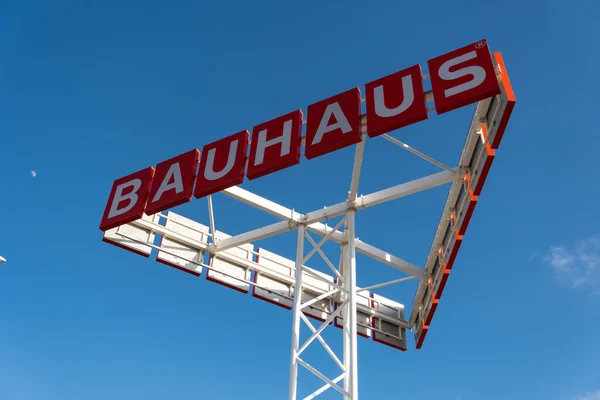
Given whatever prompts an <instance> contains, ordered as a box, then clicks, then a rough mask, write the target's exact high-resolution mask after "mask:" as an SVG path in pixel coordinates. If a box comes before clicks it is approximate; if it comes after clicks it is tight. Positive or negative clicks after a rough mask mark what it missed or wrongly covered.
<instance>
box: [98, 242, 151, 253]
mask: <svg viewBox="0 0 600 400" xmlns="http://www.w3.org/2000/svg"><path fill="white" fill-rule="evenodd" d="M102 241H103V242H104V243H108V244H112V245H113V246H117V247H118V248H121V249H123V250H127V251H130V252H132V253H134V254H137V255H139V256H142V257H144V258H148V257H150V254H146V253H142V252H141V251H138V250H134V249H132V248H130V247H127V246H124V245H122V244H120V243H117V242H114V241H112V240H110V239H106V238H102ZM150 252H152V250H150Z"/></svg>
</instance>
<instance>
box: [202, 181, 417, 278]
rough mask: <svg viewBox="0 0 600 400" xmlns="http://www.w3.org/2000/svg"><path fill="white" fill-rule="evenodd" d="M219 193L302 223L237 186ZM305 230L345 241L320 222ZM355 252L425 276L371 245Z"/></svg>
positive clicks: (360, 246) (358, 247) (286, 210)
mask: <svg viewBox="0 0 600 400" xmlns="http://www.w3.org/2000/svg"><path fill="white" fill-rule="evenodd" d="M221 193H223V194H225V195H227V196H229V197H231V198H233V199H236V200H239V201H241V202H243V203H246V204H248V205H250V206H253V207H255V208H258V209H259V210H263V211H265V212H267V213H269V214H271V215H275V216H277V217H279V218H282V219H284V220H286V221H288V222H292V223H297V222H301V221H302V214H300V213H297V212H295V211H293V210H292V209H289V208H286V207H284V206H281V205H279V204H277V203H275V202H273V201H271V200H268V199H266V198H264V197H261V196H258V195H256V194H254V193H252V192H249V191H247V190H246V189H242V188H240V187H238V186H233V187H230V188H227V189H225V190H223V191H221ZM343 204H344V205H346V204H347V203H343ZM344 212H345V209H344ZM344 212H342V213H341V214H344ZM341 214H339V215H341ZM278 227H279V228H283V225H279V226H278ZM286 229H287V228H286ZM292 229H293V228H292ZM306 229H307V230H309V231H311V232H313V233H316V234H318V235H320V236H326V235H327V234H329V233H330V232H331V231H332V230H333V234H332V235H331V240H332V241H334V242H336V243H338V244H342V243H344V242H345V240H346V238H345V237H344V233H343V232H340V231H336V230H334V229H332V228H331V227H329V226H327V225H325V224H323V223H321V222H314V223H311V224H309V225H307V226H306ZM283 231H285V230H283ZM229 239H231V238H228V239H225V240H222V241H220V242H219V245H218V246H217V247H216V249H215V248H213V249H212V250H213V251H221V250H222V247H221V246H223V244H224V243H223V242H225V241H226V240H229ZM225 243H226V242H225ZM234 247H235V246H234ZM356 251H358V252H359V253H362V254H364V255H366V256H368V257H371V258H372V259H374V260H377V261H379V262H381V263H383V264H386V265H388V266H390V267H393V268H395V269H398V270H400V271H403V272H406V273H407V274H410V275H413V276H416V277H418V278H423V277H424V276H425V270H424V269H423V268H420V267H418V266H416V265H414V264H412V263H409V262H408V261H405V260H403V259H401V258H399V257H396V256H394V255H392V254H390V253H388V252H386V251H383V250H380V249H378V248H376V247H375V246H372V245H370V244H368V243H365V242H362V241H360V240H356Z"/></svg>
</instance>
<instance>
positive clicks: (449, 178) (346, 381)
mask: <svg viewBox="0 0 600 400" xmlns="http://www.w3.org/2000/svg"><path fill="white" fill-rule="evenodd" d="M386 136H387V135H386ZM363 139H364V138H363ZM392 139H393V138H392ZM394 140H395V139H394ZM364 145H365V142H364V141H362V142H361V143H360V144H358V145H357V149H356V155H355V161H354V168H353V173H352V180H351V183H350V191H349V192H348V198H347V200H346V201H344V202H342V203H338V204H334V205H332V206H329V207H324V208H322V209H319V210H315V211H312V212H309V213H306V214H301V213H298V212H296V211H293V210H291V209H288V208H286V207H284V206H282V205H279V204H277V203H275V202H273V201H271V200H268V199H266V198H263V197H260V196H258V195H256V194H254V193H251V192H249V191H247V190H245V189H242V188H240V187H237V186H234V187H231V188H228V189H225V190H223V191H222V192H221V193H224V194H225V195H227V196H229V197H232V198H234V199H237V200H240V201H242V202H243V203H245V204H248V205H251V206H253V207H255V208H257V209H260V210H263V211H266V212H268V213H270V214H273V215H276V216H278V217H280V218H282V219H283V221H281V222H277V223H274V224H271V225H268V226H264V227H262V228H258V229H254V230H251V231H248V232H245V233H242V234H239V235H235V236H231V237H229V238H227V239H222V240H220V241H218V242H217V241H216V240H215V235H214V233H215V232H216V230H215V218H214V213H213V207H212V206H213V201H214V200H213V199H212V197H211V196H208V214H209V224H210V234H209V236H210V237H212V238H213V239H212V241H211V243H210V244H205V243H202V242H197V241H195V240H192V239H190V238H187V237H185V236H182V235H180V234H178V233H176V232H172V231H170V230H169V229H167V228H165V227H164V226H162V225H159V224H155V223H152V222H150V221H147V220H143V219H140V220H137V221H134V222H132V224H134V225H137V226H139V227H141V228H144V229H147V230H148V231H152V232H155V233H158V234H161V235H164V236H168V237H171V238H172V239H175V240H178V241H180V242H182V243H184V244H186V245H188V246H190V247H193V248H197V249H199V250H202V251H205V252H208V253H210V254H212V255H215V254H219V253H221V255H222V256H224V255H223V252H224V251H226V250H229V249H232V248H235V247H238V246H241V245H243V244H246V243H251V242H255V241H257V240H260V239H264V238H267V237H272V236H275V235H277V234H280V233H284V232H289V231H292V230H295V229H297V230H298V235H297V247H296V260H295V282H294V296H293V323H292V346H291V355H290V382H289V397H288V399H289V400H296V399H297V388H298V368H299V366H302V367H303V368H305V369H306V370H308V371H310V372H311V373H312V374H314V375H315V376H317V377H318V378H320V379H321V380H322V381H323V382H324V385H323V386H321V387H320V388H318V389H317V390H315V391H314V392H313V393H311V394H310V395H308V396H306V397H304V399H305V400H309V399H313V398H315V397H317V396H318V395H320V394H322V393H323V392H325V391H326V390H327V389H329V388H333V389H334V390H337V391H338V392H339V393H340V394H342V395H343V398H344V399H345V400H357V399H358V362H357V361H358V360H357V354H358V351H357V345H358V343H357V340H358V334H357V331H358V324H357V309H358V308H360V309H361V312H367V313H369V314H371V316H374V317H377V318H381V319H383V320H390V318H389V317H388V316H386V315H384V314H381V313H380V312H377V311H376V310H373V309H364V308H361V307H360V306H359V305H357V293H358V291H357V288H356V252H357V251H359V252H361V253H363V254H365V255H367V256H369V257H370V258H372V259H374V260H377V261H380V262H382V263H384V264H386V265H388V266H390V267H392V268H395V269H397V270H399V271H403V272H404V273H406V274H408V276H406V277H403V278H399V279H394V280H391V281H388V282H383V283H379V284H376V285H372V286H369V287H362V288H361V289H360V290H359V291H367V290H373V289H377V288H380V287H384V286H389V285H393V284H398V283H401V282H405V281H408V280H411V279H421V280H424V279H425V278H426V273H425V269H424V268H423V267H418V266H416V265H414V264H411V263H409V262H408V261H405V260H403V259H401V258H399V257H397V256H394V255H392V254H390V253H388V252H385V251H383V250H380V249H378V248H376V247H374V246H372V245H369V244H367V243H365V242H362V241H360V240H359V239H357V238H356V226H355V214H356V212H357V211H360V210H364V209H366V208H369V207H372V206H375V205H378V204H382V203H386V202H388V201H392V200H395V199H398V198H400V197H404V196H408V195H411V194H414V193H418V192H421V191H424V190H427V189H431V188H434V187H437V186H440V185H443V184H447V183H451V182H454V181H456V180H460V179H462V177H463V176H464V172H461V170H460V169H458V168H447V167H445V166H442V164H441V163H439V162H437V161H435V160H433V159H432V158H430V157H428V156H425V155H424V154H423V153H420V152H418V151H416V150H414V149H412V148H411V152H413V153H414V154H417V155H419V156H420V157H421V158H423V159H425V160H427V161H430V162H432V163H434V164H435V165H438V166H440V167H443V169H444V171H442V172H439V173H436V174H433V175H429V176H425V177H423V178H420V179H416V180H413V181H410V182H406V183H402V184H399V185H396V186H392V187H389V188H387V189H383V190H380V191H377V192H374V193H371V194H368V195H364V196H357V189H358V181H359V175H360V164H361V162H362V153H363V149H364ZM401 147H402V148H405V149H407V148H409V147H408V146H406V145H403V146H401ZM160 216H161V217H163V218H168V216H167V215H164V214H161V215H160ZM340 216H342V218H341V220H340V221H339V222H338V223H337V224H336V225H335V226H334V227H329V226H328V225H326V224H323V223H322V222H321V221H327V220H329V219H332V218H336V217H340ZM342 224H343V225H344V228H343V231H339V230H338V228H340V227H341V226H342ZM309 232H313V233H316V234H318V235H320V236H322V240H321V241H320V242H319V243H316V242H315V241H314V239H313V238H312V237H311V236H310V235H309ZM118 235H119V236H122V237H124V238H126V239H129V240H131V241H134V242H140V243H142V242H141V241H140V240H138V239H135V238H133V237H130V236H128V235H125V234H122V233H118ZM305 240H308V241H309V242H310V243H311V244H312V246H313V249H312V250H311V251H310V252H308V254H306V255H305V249H304V242H305ZM328 240H331V241H334V242H336V243H338V244H339V245H340V247H341V252H342V253H343V257H340V258H341V260H340V267H339V269H337V268H335V266H334V265H333V264H332V263H331V261H330V260H329V259H328V257H327V256H326V255H325V254H324V253H323V251H322V250H321V247H322V246H323V244H324V243H325V242H326V241H328ZM143 243H144V244H145V245H147V246H149V247H151V248H155V249H157V250H160V251H162V252H164V253H167V254H169V251H168V250H165V249H164V248H161V247H159V246H156V245H153V244H150V243H146V242H143ZM315 253H319V255H320V256H321V257H322V258H323V260H324V261H325V262H326V264H327V265H328V266H329V267H330V268H331V270H332V271H333V272H334V274H335V276H336V277H337V278H338V282H337V284H331V283H330V282H327V283H328V284H330V285H331V286H332V287H333V289H332V290H331V291H330V292H327V293H324V294H323V295H321V296H319V297H317V298H314V299H312V300H310V301H308V302H305V303H303V302H302V296H301V295H300V291H301V290H302V289H303V288H304V287H305V286H306V285H305V283H304V279H303V277H304V276H305V274H307V273H308V274H310V272H308V271H307V270H306V269H305V268H306V267H304V265H305V264H306V262H307V261H308V259H309V258H310V257H312V256H313V255H314V254H315ZM180 258H181V257H180ZM186 261H188V262H190V263H192V264H195V265H197V266H198V268H206V269H209V270H210V269H213V268H212V267H211V266H210V265H207V264H205V263H199V262H195V261H193V260H186ZM253 268H254V269H255V270H256V271H259V272H260V271H261V267H260V266H259V265H256V266H255V267H253ZM219 273H223V272H222V271H219ZM310 275H311V277H313V278H316V279H323V278H320V277H319V276H318V275H314V274H310ZM231 278H233V279H236V280H238V281H243V282H245V283H248V284H251V285H256V284H255V283H254V282H251V281H246V280H243V279H239V278H236V277H231ZM282 278H284V277H283V276H282ZM288 279H289V278H288ZM296 288H301V289H300V291H299V290H296ZM336 295H339V299H340V301H339V303H338V304H339V305H338V307H337V308H336V310H335V311H333V312H332V313H330V314H329V316H328V318H327V319H326V320H325V322H323V323H321V325H320V326H318V327H315V326H314V325H313V323H312V322H311V321H310V320H309V319H308V318H307V317H306V316H305V315H304V314H303V312H302V310H303V309H304V308H306V307H308V306H310V305H312V304H314V303H315V302H317V301H319V300H321V299H323V298H325V297H329V296H334V297H335V296H336ZM337 316H341V317H342V318H341V319H340V320H339V321H340V322H339V323H340V324H341V325H342V332H343V354H342V356H341V359H340V356H338V355H336V354H335V352H334V351H333V350H332V349H331V347H330V346H329V345H328V344H327V342H326V341H325V339H324V338H323V337H322V336H321V333H322V332H323V330H324V329H325V328H327V327H328V326H331V325H330V323H331V322H332V321H333V320H334V318H335V317H337ZM302 322H303V323H304V324H306V326H307V327H308V328H309V329H310V331H311V332H312V335H311V336H310V337H309V338H308V339H306V340H305V341H304V342H301V340H300V339H301V338H300V328H301V323H302ZM393 322H394V323H399V324H400V326H401V327H403V328H405V329H411V326H410V324H409V322H408V321H406V320H404V321H397V320H393ZM369 328H370V329H372V330H375V331H376V330H377V329H376V328H374V327H369ZM315 339H316V340H317V341H318V342H319V343H320V345H321V346H322V347H323V348H324V349H325V351H326V352H327V353H328V355H329V356H330V357H331V358H332V360H333V361H334V362H335V363H336V364H337V365H338V366H339V367H340V369H341V374H340V375H338V376H337V377H335V378H333V379H330V378H328V377H327V376H325V375H324V374H323V373H321V372H320V371H319V370H318V369H317V368H316V367H314V366H312V365H311V364H309V363H308V362H306V361H305V360H304V359H303V358H302V357H301V355H302V353H303V352H304V351H305V350H306V349H307V348H308V346H310V345H311V344H314V342H315ZM342 380H343V386H340V385H339V384H338V383H339V382H340V381H342Z"/></svg>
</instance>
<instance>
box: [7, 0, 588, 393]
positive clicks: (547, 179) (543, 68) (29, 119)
mask: <svg viewBox="0 0 600 400" xmlns="http://www.w3.org/2000/svg"><path fill="white" fill-rule="evenodd" d="M167 4H168V5H167ZM200 4H201V2H194V1H178V2H172V3H167V2H164V1H161V2H158V1H148V0H147V1H114V0H107V1H102V2H78V1H64V0H56V1H52V2H46V1H39V0H37V1H31V0H19V1H17V0H4V1H3V2H2V5H1V6H0V37H1V38H2V39H1V40H0V254H1V255H3V256H4V257H6V258H7V259H8V263H6V264H4V265H2V266H1V267H0V399H2V400H30V399H35V400H55V399H56V400H71V399H73V400H75V399H77V400H80V399H85V400H97V399H98V400H100V399H101V400H104V399H109V398H110V399H138V398H139V399H145V400H156V399H161V400H162V399H178V400H188V399H261V400H271V399H282V398H285V397H286V396H287V385H288V362H289V345H290V333H291V325H290V323H291V312H288V311H285V310H283V309H279V308H276V307H273V306H271V305H269V304H267V303H264V302H261V301H260V300H257V299H254V298H252V297H251V296H249V295H248V296H243V295H242V294H240V293H238V292H234V291H232V290H229V289H227V288H225V287H221V286H219V285H216V284H214V283H211V282H207V281H206V280H205V274H203V275H202V276H200V277H199V278H194V277H192V276H190V275H188V274H184V273H182V272H179V271H177V270H175V269H172V268H168V267H166V266H164V265H161V264H158V263H156V262H154V261H153V260H152V259H150V260H148V259H144V258H142V257H139V256H136V255H134V254H130V253H128V252H125V251H123V250H120V249H117V248H115V247H112V246H110V245H108V244H105V243H102V242H101V237H102V233H101V232H100V231H99V230H98V224H99V221H100V218H101V215H102V212H103V209H104V206H105V202H106V197H107V195H108V193H109V191H110V187H111V184H112V182H113V180H114V179H116V178H119V177H121V176H124V175H126V174H129V173H131V172H134V171H137V170H139V169H142V168H145V167H146V166H149V165H156V163H158V162H160V161H162V160H165V159H167V158H170V157H173V156H175V155H178V154H180V153H182V152H185V151H188V150H190V149H192V148H195V147H198V148H200V147H201V146H202V145H203V144H205V143H209V142H212V141H213V140H215V139H218V138H221V137H224V136H227V135H230V134H232V133H235V132H238V131H240V130H242V129H251V128H252V127H253V126H254V125H255V124H258V123H261V122H263V121H266V120H269V119H271V118H274V117H277V116H279V115H281V114H283V113H286V112H289V111H292V110H294V109H297V108H302V109H303V110H306V106H307V105H309V104H311V103H312V102H316V101H318V100H321V99H323V98H325V97H329V96H331V95H334V94H337V93H339V92H342V91H344V90H347V89H349V88H351V87H354V86H360V87H361V88H363V87H364V84H365V83H367V82H369V81H370V80H373V79H376V78H379V77H381V76H384V75H386V74H388V73H392V72H395V71H397V70H400V69H403V68H405V67H408V66H411V65H413V64H415V63H421V65H422V66H423V68H424V69H425V68H426V62H427V60H428V59H429V58H432V57H435V56H438V55H440V54H443V53H445V52H448V51H451V50H454V49H456V48H458V47H461V46H464V45H467V44H469V43H473V42H475V41H477V40H479V39H482V38H487V39H488V41H489V43H490V46H491V48H492V50H496V51H501V52H503V54H504V58H505V61H506V64H507V68H508V70H509V73H510V76H511V79H512V82H513V86H514V88H515V92H516V96H517V106H516V108H515V111H514V113H513V118H512V121H511V122H510V125H509V127H508V130H507V132H506V135H505V137H504V140H503V143H502V146H501V148H500V149H499V151H498V152H497V159H496V161H495V163H494V166H493V169H492V171H491V173H490V175H489V178H488V181H487V184H486V187H485V188H484V192H483V194H482V196H481V198H480V204H479V205H478V207H477V209H476V211H475V215H474V217H473V220H472V223H471V225H470V228H469V231H468V232H467V235H466V237H465V243H464V244H463V246H462V249H461V252H460V254H459V257H458V259H457V262H456V264H455V268H454V270H453V273H452V275H451V278H450V281H449V283H448V287H447V289H446V292H445V293H444V297H443V299H442V301H441V304H440V307H439V309H438V312H437V314H436V316H435V318H434V321H433V323H432V327H431V331H430V333H429V336H428V337H427V340H426V341H425V345H424V347H423V349H422V350H421V351H416V350H414V342H413V340H412V338H411V339H410V340H409V351H407V352H405V353H401V352H398V351H396V350H393V349H391V348H387V347H384V346H381V345H379V344H376V343H373V342H372V341H368V340H364V339H361V341H360V343H359V356H360V364H359V365H360V367H359V370H360V375H361V381H360V391H361V398H363V399H379V398H403V399H415V400H433V399H440V398H443V399H452V400H454V399H456V400H459V399H460V400H488V399H490V400H491V399H514V400H519V399H527V400H531V399H543V400H563V399H566V400H572V399H588V400H590V399H598V398H600V392H598V391H599V390H600V368H598V360H599V359H600V341H599V340H598V332H599V331H600V322H599V321H600V307H598V305H599V303H600V296H599V295H598V294H599V291H600V261H599V259H600V240H599V239H598V238H599V235H600V230H599V228H598V225H599V224H598V222H599V220H598V213H597V205H598V195H599V194H600V189H599V185H598V167H600V161H599V160H600V158H599V157H598V153H599V151H600V143H599V142H600V140H599V139H598V136H597V126H596V125H597V123H596V120H595V115H596V114H597V111H598V109H597V108H598V107H597V105H598V104H597V101H598V99H597V92H598V78H597V65H598V63H599V62H600V57H599V55H598V50H597V40H596V38H598V37H600V31H599V28H598V27H599V26H600V20H599V17H598V16H599V15H600V8H599V7H598V5H597V4H596V3H595V2H592V1H584V0H574V1H569V2H557V1H512V0H511V1H503V2H491V3H488V4H486V2H485V1H454V2H448V1H443V2H442V1H434V2H431V1H430V2H397V1H381V2H372V3H371V4H369V5H367V3H366V2H357V1H347V2H342V1H327V2H323V1H308V2H302V3H298V2H294V3H290V2H276V1H261V2H256V1H254V2H243V1H229V2H220V3H217V2H212V3H211V4H206V5H200ZM472 111H473V106H471V107H466V108H463V109H460V110H457V111H455V112H452V113H449V114H447V115H443V116H437V115H435V114H432V115H431V116H430V119H429V120H428V121H425V122H423V123H420V124H418V125H415V126H412V127H409V128H406V129H403V130H400V131H398V132H394V136H396V137H398V138H399V139H401V140H404V141H406V142H407V143H409V144H411V145H414V146H415V147H416V148H418V149H421V150H423V151H425V152H426V153H428V154H431V155H432V156H435V157H437V158H439V159H440V160H442V161H444V162H446V163H448V164H452V163H454V162H456V160H457V158H458V152H459V150H460V147H461V145H462V143H463V140H464V135H465V132H466V129H467V126H468V123H469V121H470V117H471V114H472ZM351 163H352V149H349V150H346V151H340V152H337V153H335V154H332V155H328V156H324V157H321V158H319V159H315V160H311V161H307V160H305V159H303V160H302V164H301V165H300V166H296V167H293V168H290V169H289V170H286V171H283V172H282V173H279V174H275V175H273V176H269V177H265V178H263V179H260V180H257V181H255V182H251V183H248V182H246V183H245V185H244V187H245V188H248V189H250V190H253V191H256V192H257V193H259V194H263V195H270V196H271V198H273V199H274V200H276V201H278V202H281V203H282V204H284V205H286V206H289V207H294V208H295V209H297V210H298V211H302V212H307V211H311V210H313V209H315V208H318V207H321V206H324V205H329V204H334V203H337V202H339V201H341V200H343V199H344V196H345V193H346V190H347V188H348V185H349V178H350V174H349V168H350V165H351ZM31 170H35V171H37V176H36V177H35V178H34V177H32V176H31V175H30V171H31ZM326 170H329V171H328V172H326V173H325V172H324V171H326ZM435 171H436V170H435V168H431V167H429V166H427V165H426V163H424V162H422V161H421V160H419V159H416V158H415V157H414V156H412V155H411V154H409V153H407V152H403V151H402V150H401V149H399V148H394V147H393V145H392V144H390V143H388V142H387V141H385V140H384V139H382V138H379V139H369V140H368V142H367V144H366V154H365V161H364V170H363V178H364V180H363V181H362V183H361V186H360V193H363V194H366V193H369V192H372V191H374V190H378V189H380V188H383V187H384V186H385V185H386V184H390V185H391V184H394V183H398V182H402V181H403V180H405V179H413V178H416V177H418V176H420V175H421V174H423V173H425V174H427V173H430V172H435ZM446 190H447V187H444V188H443V189H441V190H437V191H432V192H431V193H427V194H425V193H423V194H419V195H416V196H415V197H414V198H406V199H401V200H398V201H397V202H395V203H392V204H389V205H384V206H381V208H376V209H373V210H366V211H364V213H363V214H359V215H358V217H357V225H358V228H357V229H358V235H359V237H360V238H361V239H362V240H364V241H367V242H369V243H372V244H374V245H377V246H379V247H381V248H382V249H385V250H387V251H390V252H392V253H394V254H397V255H398V256H400V257H403V258H405V259H407V260H409V261H411V262H413V263H415V264H419V265H422V264H423V262H424V260H425V257H426V255H427V251H428V249H429V246H430V243H431V239H432V236H433V231H434V228H435V226H436V225H437V222H438V219H439V215H440V211H441V207H442V204H443V201H444V198H445V193H446ZM214 200H215V208H216V218H217V228H218V229H222V230H224V231H225V232H227V233H230V234H234V233H241V232H243V231H244V230H247V229H252V228H256V227H259V226H261V224H268V223H271V222H275V221H276V219H275V218H273V217H270V216H268V215H264V214H262V213H260V212H257V211H253V210H252V209H250V208H248V207H243V206H239V205H237V204H236V203H234V202H233V201H231V200H229V199H227V198H225V197H224V196H215V199H214ZM175 211H176V212H179V213H181V214H184V215H186V216H188V217H193V218H196V219H198V220H199V221H201V222H204V223H206V222H207V221H208V219H207V216H206V201H205V200H195V201H192V202H190V203H188V204H186V205H184V206H181V207H178V208H177V209H176V210H175ZM260 244H263V243H260ZM294 244H295V237H294V235H293V234H292V235H286V236H282V237H281V238H278V239H274V240H270V241H269V240H267V241H265V242H264V245H265V246H266V247H268V248H269V249H271V250H274V251H278V252H280V253H281V254H283V255H285V256H288V257H292V256H293V254H294ZM315 262H316V261H315ZM358 268H359V279H360V281H359V284H363V285H365V284H371V283H376V282H378V281H380V280H381V279H385V278H392V277H396V276H397V275H395V274H394V271H391V270H389V269H388V268H386V267H384V266H382V265H378V264H377V263H374V262H371V261H369V259H367V258H365V257H359V258H358ZM363 282H364V283H363ZM407 289H414V288H413V287H412V286H410V284H407V286H404V287H400V288H399V289H398V290H399V292H398V293H400V291H402V292H403V291H406V290H407ZM382 294H384V295H385V294H393V290H392V289H389V290H388V291H383V292H382ZM406 300H407V301H406V302H407V303H410V302H411V301H412V297H411V296H407V297H406ZM339 333H340V332H339V331H332V332H330V335H329V336H328V337H333V338H335V334H337V335H338V336H339ZM334 343H337V344H339V342H336V341H335V339H334ZM311 357H312V358H311V359H310V360H311V361H312V363H313V364H318V363H319V362H321V361H323V362H325V361H326V359H325V358H323V357H322V355H321V353H314V354H311ZM325 370H326V371H331V370H332V369H331V368H329V369H328V364H326V366H325ZM303 376H304V375H303ZM312 382H314V384H315V385H318V382H316V381H312ZM316 387H317V386H315V388H316ZM307 389H308V387H304V388H303V389H302V393H305V392H304V391H305V390H307ZM324 398H336V397H331V396H330V397H324Z"/></svg>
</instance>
